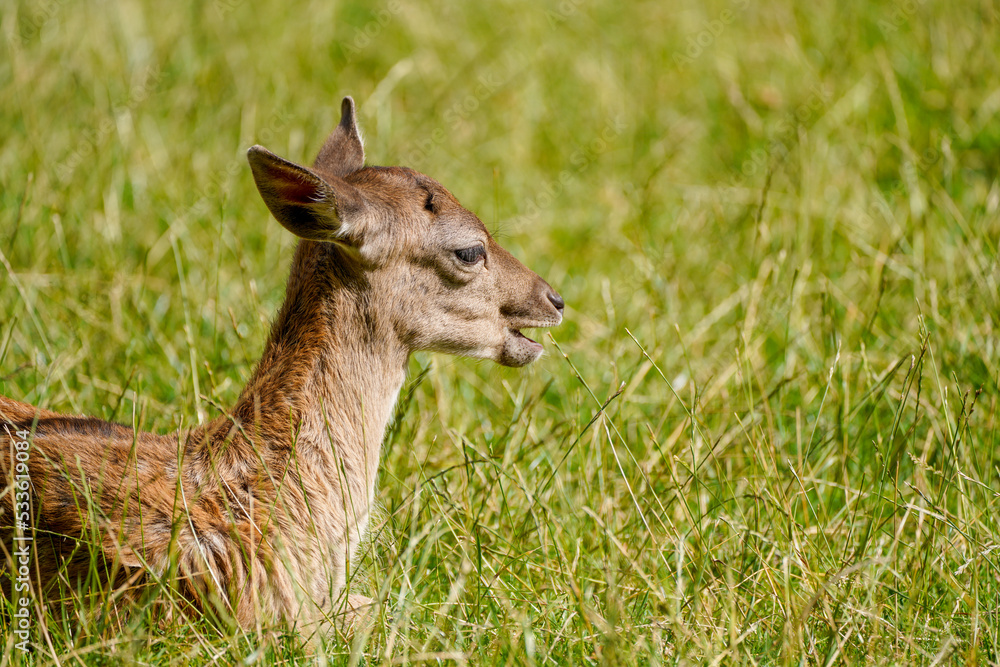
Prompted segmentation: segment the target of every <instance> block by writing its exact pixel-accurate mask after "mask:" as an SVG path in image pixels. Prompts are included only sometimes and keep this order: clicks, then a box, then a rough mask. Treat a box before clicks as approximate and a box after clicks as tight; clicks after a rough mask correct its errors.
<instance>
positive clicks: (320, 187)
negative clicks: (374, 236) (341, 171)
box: [247, 146, 363, 241]
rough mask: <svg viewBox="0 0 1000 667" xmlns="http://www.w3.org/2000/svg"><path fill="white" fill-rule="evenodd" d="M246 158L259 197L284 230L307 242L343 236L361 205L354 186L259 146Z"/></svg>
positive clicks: (339, 239)
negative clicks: (324, 176) (325, 176)
mask: <svg viewBox="0 0 1000 667" xmlns="http://www.w3.org/2000/svg"><path fill="white" fill-rule="evenodd" d="M247 160H249V161H250V170H251V171H253V179H254V181H255V182H256V183H257V190H258V191H259V192H260V196H261V197H262V198H263V199H264V203H265V204H267V208H268V209H269V210H270V211H271V213H272V214H273V215H274V217H275V219H276V220H277V221H278V222H280V223H281V224H282V226H284V227H285V229H287V230H288V231H290V232H291V233H293V234H295V235H296V236H299V237H301V238H304V239H308V240H310V241H342V240H344V239H345V237H346V235H347V234H348V228H349V226H350V225H349V224H348V222H349V220H350V219H352V218H353V217H354V216H355V215H356V213H358V212H359V211H360V209H361V207H362V206H363V201H362V198H361V193H360V192H358V189H357V188H355V187H354V186H353V185H350V184H348V183H345V182H344V181H343V180H342V179H340V178H339V177H332V178H331V177H327V178H325V179H324V178H322V177H320V176H319V174H317V173H316V172H314V171H312V170H311V169H307V168H305V167H301V166H299V165H297V164H295V163H294V162H289V161H288V160H285V159H283V158H280V157H278V156H277V155H275V154H274V153H272V152H271V151H269V150H267V149H266V148H264V147H263V146H252V147H251V148H250V150H249V151H247Z"/></svg>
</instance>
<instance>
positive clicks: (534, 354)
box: [497, 329, 542, 367]
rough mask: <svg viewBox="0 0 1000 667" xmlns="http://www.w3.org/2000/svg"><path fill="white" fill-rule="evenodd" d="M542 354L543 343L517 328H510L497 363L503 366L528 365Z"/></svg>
mask: <svg viewBox="0 0 1000 667" xmlns="http://www.w3.org/2000/svg"><path fill="white" fill-rule="evenodd" d="M540 356H542V344H541V343H536V342H535V341H533V340H531V339H530V338H528V337H527V336H525V335H524V334H522V333H521V332H520V331H518V330H516V329H509V330H508V331H507V336H506V338H504V341H503V348H502V349H501V350H500V357H499V358H498V359H497V363H499V364H501V365H503V366H515V367H516V366H527V365H528V364H530V363H531V362H533V361H535V360H536V359H538V357H540Z"/></svg>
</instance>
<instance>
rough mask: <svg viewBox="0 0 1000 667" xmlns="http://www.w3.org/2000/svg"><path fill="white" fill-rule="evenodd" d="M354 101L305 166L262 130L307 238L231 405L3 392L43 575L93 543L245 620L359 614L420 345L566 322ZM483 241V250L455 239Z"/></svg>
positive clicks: (128, 576)
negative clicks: (88, 409) (166, 424)
mask: <svg viewBox="0 0 1000 667" xmlns="http://www.w3.org/2000/svg"><path fill="white" fill-rule="evenodd" d="M342 111H343V118H342V120H341V123H340V125H338V127H337V128H336V129H335V130H334V132H333V134H331V136H330V138H329V139H328V140H327V141H326V143H325V144H324V146H323V149H322V150H321V151H320V154H319V157H318V158H317V160H316V163H315V164H314V166H313V167H312V168H311V169H308V168H305V167H302V166H299V165H295V164H293V163H291V162H287V161H285V160H283V159H281V158H279V157H277V156H275V155H273V154H271V153H269V152H267V151H266V150H264V149H263V148H261V147H259V146H255V147H253V148H252V149H250V152H249V159H250V164H251V167H252V170H253V173H254V178H255V180H256V182H257V186H258V189H259V190H260V193H261V195H262V197H263V198H264V201H265V203H266V204H267V205H268V208H269V209H270V210H271V212H272V213H273V214H274V215H275V217H276V218H277V219H278V221H279V222H281V223H282V224H283V225H284V226H285V227H286V228H288V229H289V230H290V231H292V232H294V233H295V234H297V235H298V236H300V237H302V239H303V240H302V241H300V243H299V246H298V248H297V250H296V252H295V257H294V260H293V262H292V269H291V273H290V277H289V279H288V286H287V292H286V297H285V302H284V305H283V306H282V307H281V310H280V312H279V313H278V316H277V318H276V319H275V321H274V325H273V327H272V330H271V335H270V338H269V339H268V342H267V344H266V347H265V349H264V353H263V356H262V357H261V360H260V362H259V364H258V366H257V368H256V370H255V372H254V374H253V377H252V378H251V379H250V381H249V382H248V384H247V386H246V388H245V389H244V390H243V392H242V394H241V396H240V398H239V400H238V401H237V402H236V405H235V406H234V407H233V408H232V409H231V410H230V411H229V412H228V413H227V414H225V415H222V416H219V417H218V418H216V419H214V420H213V421H211V422H210V423H208V424H206V425H204V426H201V427H198V428H195V429H193V430H191V431H190V432H187V433H180V434H172V435H155V434H151V433H135V432H133V430H132V429H130V428H128V427H125V426H121V425H118V424H110V423H107V422H104V421H101V420H98V419H93V418H89V417H75V416H66V415H60V414H56V413H53V412H50V411H47V410H43V409H40V408H36V407H33V406H31V405H27V404H24V403H20V402H18V401H14V400H12V399H9V398H5V397H3V396H0V431H2V432H4V433H6V435H4V434H3V433H0V439H2V440H0V441H2V442H5V443H8V442H9V446H8V447H5V448H4V449H7V450H9V451H8V452H6V453H5V454H3V455H0V473H2V474H3V476H4V478H5V479H6V480H7V488H6V489H5V491H4V493H3V494H2V498H0V539H2V540H3V545H4V547H5V548H6V549H10V548H11V546H10V545H11V544H12V540H13V537H14V522H13V521H12V518H13V516H14V507H13V502H14V497H15V491H16V488H15V484H14V481H15V479H16V473H17V472H18V470H17V467H16V460H15V449H16V447H15V444H16V443H18V442H19V441H21V436H19V435H18V432H19V431H20V432H22V435H23V432H24V431H28V432H30V434H31V435H30V437H29V438H27V440H29V441H30V456H29V461H28V462H27V467H28V471H29V472H28V474H29V475H30V481H31V491H30V500H31V504H32V509H31V523H32V524H33V526H34V529H35V531H36V533H35V534H36V539H35V542H34V544H33V558H34V559H36V561H37V566H36V565H34V564H33V569H34V570H36V571H37V573H39V575H40V576H39V577H38V579H39V581H37V582H36V584H35V585H37V586H40V587H41V588H42V590H43V591H44V590H45V589H46V587H49V586H51V585H52V583H53V581H54V580H55V579H56V578H57V577H59V578H61V579H62V580H64V581H66V582H69V583H70V584H72V585H74V586H75V585H77V584H78V583H79V582H80V581H82V580H83V579H84V578H85V577H87V574H88V571H90V570H91V568H92V565H93V563H92V562H91V561H92V559H91V557H90V553H89V550H88V549H86V548H81V544H96V545H97V547H98V548H99V551H100V554H101V559H102V562H101V563H99V567H98V570H99V572H100V573H101V576H102V578H103V579H105V581H110V582H111V583H114V584H117V585H126V584H130V583H132V582H135V581H136V580H139V581H140V582H141V580H142V579H144V578H148V577H155V578H159V577H164V576H176V582H177V585H178V586H179V589H180V591H181V593H182V594H183V595H184V596H185V597H186V598H187V599H189V600H190V601H191V602H192V603H193V604H195V605H197V606H199V607H201V608H203V609H204V608H208V607H210V606H212V602H211V601H212V600H215V601H216V606H217V607H218V608H219V609H221V610H222V611H223V612H225V613H229V614H231V615H232V617H234V619H235V621H236V622H237V623H238V624H239V625H241V626H243V627H245V628H246V627H250V626H253V625H254V624H255V623H257V622H260V621H264V622H267V621H270V620H285V621H288V622H295V623H300V624H309V623H313V622H315V621H317V620H322V619H324V618H326V619H329V618H330V617H331V615H332V614H334V613H335V612H337V611H338V610H339V609H341V608H342V607H345V606H346V608H347V611H346V613H347V614H348V615H351V614H355V613H356V612H357V611H358V608H359V607H360V606H362V605H364V604H365V603H367V602H370V601H368V600H367V599H366V598H361V597H360V596H350V598H349V599H347V596H346V595H345V593H346V590H345V573H346V572H347V569H348V567H349V565H348V563H349V560H350V558H351V557H352V555H353V554H354V552H355V550H356V548H357V545H358V543H359V541H360V540H361V539H362V536H363V535H364V533H365V530H366V528H367V522H368V516H369V508H370V506H371V504H372V501H373V498H374V491H375V479H376V474H377V471H378V462H379V453H380V451H379V450H380V447H381V442H382V439H383V435H384V433H385V429H386V426H387V424H388V423H389V421H390V419H391V417H392V414H393V409H394V405H395V402H396V398H397V396H398V394H399V390H400V387H401V386H402V383H403V380H404V373H405V367H406V363H407V359H408V357H409V355H410V353H411V352H413V351H415V350H436V351H441V352H447V353H452V354H460V355H465V356H471V357H478V358H488V359H493V360H494V361H496V362H498V363H501V364H504V365H508V366H522V365H525V364H527V363H530V362H532V361H534V360H535V359H536V358H537V357H538V356H539V354H540V352H541V349H540V346H538V345H537V344H536V343H534V342H533V341H529V340H528V339H525V338H524V337H523V336H521V335H520V332H519V330H520V329H521V328H528V327H541V326H551V325H554V324H558V323H559V322H560V320H561V319H562V309H563V304H562V299H560V298H559V296H558V295H557V294H556V293H555V292H554V291H553V290H552V288H551V287H549V286H548V284H547V283H545V281H543V280H542V279H540V278H539V277H538V276H537V275H535V274H534V273H532V272H531V271H529V270H528V269H526V268H525V267H524V266H523V265H521V264H520V263H519V262H518V261H517V260H516V259H514V258H513V257H512V256H511V255H510V254H509V253H507V252H506V251H505V250H504V249H503V248H501V247H500V246H499V245H497V244H496V242H495V241H494V240H493V239H492V238H491V237H490V235H489V234H488V232H487V231H486V228H485V227H484V226H483V224H482V223H481V222H480V221H479V219H478V218H476V216H475V215H473V214H472V213H470V212H469V211H467V210H465V209H464V208H462V207H461V205H460V204H459V203H458V201H457V200H456V199H455V198H454V197H453V196H452V195H451V193H449V192H448V191H447V190H446V189H445V188H444V187H442V186H441V185H440V184H439V183H438V182H437V181H434V180H433V179H430V178H428V177H427V176H424V175H423V174H420V173H418V172H415V171H412V170H410V169H407V168H401V167H388V168H383V167H365V166H364V164H363V163H364V152H363V149H362V145H361V138H360V135H359V133H358V131H357V126H356V122H355V115H354V103H353V101H352V100H351V99H350V98H346V99H345V100H344V103H343V107H342ZM477 245H481V246H482V248H483V250H484V251H485V256H484V257H480V258H478V259H477V260H476V261H475V262H474V263H468V262H466V261H463V260H462V259H461V258H460V257H458V256H457V255H456V251H459V250H462V249H467V248H470V247H472V248H474V247H476V246H477ZM22 472H23V469H22ZM13 565H14V564H13V563H12V562H9V561H8V567H9V568H11V569H10V570H9V572H13V571H14V569H13ZM174 568H176V569H174ZM5 579H6V592H7V594H8V595H10V583H11V579H10V576H9V575H8V576H7V577H5ZM345 600H346V604H345Z"/></svg>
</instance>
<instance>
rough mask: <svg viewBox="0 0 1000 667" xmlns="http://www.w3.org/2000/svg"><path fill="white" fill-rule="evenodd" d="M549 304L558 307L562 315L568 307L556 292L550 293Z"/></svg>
mask: <svg viewBox="0 0 1000 667" xmlns="http://www.w3.org/2000/svg"><path fill="white" fill-rule="evenodd" d="M549 302H550V303H551V304H552V305H553V306H555V307H556V310H558V311H559V312H560V313H561V312H562V309H563V308H565V307H566V303H565V302H564V301H563V299H562V297H561V296H559V295H558V294H556V293H555V292H549Z"/></svg>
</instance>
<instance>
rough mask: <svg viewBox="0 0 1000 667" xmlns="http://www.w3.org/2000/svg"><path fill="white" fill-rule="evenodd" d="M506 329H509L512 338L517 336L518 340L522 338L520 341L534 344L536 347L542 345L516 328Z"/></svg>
mask: <svg viewBox="0 0 1000 667" xmlns="http://www.w3.org/2000/svg"><path fill="white" fill-rule="evenodd" d="M508 331H510V333H511V334H512V335H513V336H514V338H517V339H518V340H522V341H524V342H526V343H530V344H531V345H536V346H538V347H541V346H542V344H541V343H539V342H537V341H534V340H532V339H530V338H528V337H527V336H525V335H524V334H523V333H521V331H520V330H518V329H509V330H508Z"/></svg>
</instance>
